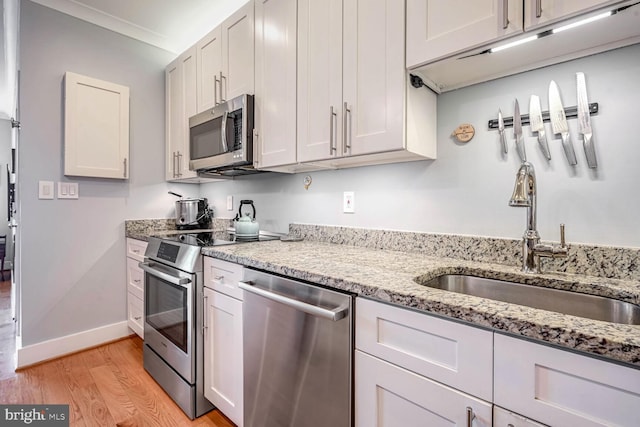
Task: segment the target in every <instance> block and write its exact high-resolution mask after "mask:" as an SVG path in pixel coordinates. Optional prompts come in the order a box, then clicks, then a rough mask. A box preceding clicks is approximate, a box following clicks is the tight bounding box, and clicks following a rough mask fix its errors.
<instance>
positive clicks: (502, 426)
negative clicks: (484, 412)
mask: <svg viewBox="0 0 640 427" xmlns="http://www.w3.org/2000/svg"><path fill="white" fill-rule="evenodd" d="M493 427H545V426H544V424H540V423H537V422H535V421H533V420H530V419H528V418H525V417H523V416H522V415H518V414H514V413H513V412H510V411H507V410H505V409H502V408H501V407H499V406H494V407H493Z"/></svg>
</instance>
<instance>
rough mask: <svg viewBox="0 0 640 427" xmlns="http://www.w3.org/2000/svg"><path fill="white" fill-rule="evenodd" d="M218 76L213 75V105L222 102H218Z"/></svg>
mask: <svg viewBox="0 0 640 427" xmlns="http://www.w3.org/2000/svg"><path fill="white" fill-rule="evenodd" d="M217 85H218V76H217V75H215V74H214V75H213V105H218V104H220V103H219V102H218V86H217Z"/></svg>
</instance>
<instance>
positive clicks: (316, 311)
mask: <svg viewBox="0 0 640 427" xmlns="http://www.w3.org/2000/svg"><path fill="white" fill-rule="evenodd" d="M238 287H239V288H240V289H244V290H245V291H248V292H251V293H254V294H256V295H260V296H261V297H264V298H267V299H270V300H272V301H276V302H279V303H281V304H284V305H287V306H289V307H292V308H295V309H296V310H300V311H304V312H305V313H307V314H311V315H312V316H316V317H322V318H323V319H329V320H332V321H334V322H337V321H338V320H340V319H343V318H344V317H346V316H347V314H348V313H349V307H348V306H344V305H341V306H339V307H336V308H334V309H333V310H328V309H326V308H322V307H318V306H317V305H313V304H308V303H306V302H302V301H298V300H295V299H291V298H287V297H285V296H282V295H280V294H274V293H273V292H269V291H267V290H265V289H262V288H258V287H256V286H255V284H254V283H253V282H251V281H247V282H238Z"/></svg>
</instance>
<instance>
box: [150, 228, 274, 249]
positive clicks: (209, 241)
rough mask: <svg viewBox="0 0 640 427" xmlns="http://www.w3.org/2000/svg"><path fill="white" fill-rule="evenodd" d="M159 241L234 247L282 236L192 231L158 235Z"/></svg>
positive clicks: (265, 233) (264, 233)
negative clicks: (234, 245) (238, 244)
mask: <svg viewBox="0 0 640 427" xmlns="http://www.w3.org/2000/svg"><path fill="white" fill-rule="evenodd" d="M154 237H157V238H159V239H162V240H165V241H172V242H179V243H184V244H186V245H191V246H200V247H206V246H222V245H233V244H237V243H246V242H262V241H267V240H278V239H280V237H281V236H280V235H279V234H276V233H268V232H263V231H261V232H260V234H259V235H258V236H247V237H245V236H236V235H235V233H233V232H230V231H213V230H190V231H189V232H185V231H176V233H175V234H162V235H156V236H154Z"/></svg>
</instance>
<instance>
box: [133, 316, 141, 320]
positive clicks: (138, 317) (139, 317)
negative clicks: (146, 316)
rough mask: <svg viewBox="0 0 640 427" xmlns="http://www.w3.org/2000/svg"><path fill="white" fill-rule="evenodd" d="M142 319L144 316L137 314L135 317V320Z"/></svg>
mask: <svg viewBox="0 0 640 427" xmlns="http://www.w3.org/2000/svg"><path fill="white" fill-rule="evenodd" d="M140 319H142V316H135V317H134V318H133V320H140Z"/></svg>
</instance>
